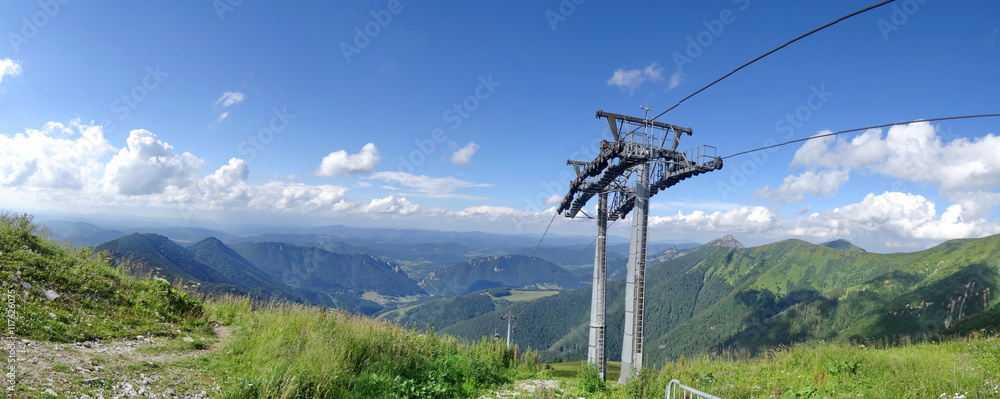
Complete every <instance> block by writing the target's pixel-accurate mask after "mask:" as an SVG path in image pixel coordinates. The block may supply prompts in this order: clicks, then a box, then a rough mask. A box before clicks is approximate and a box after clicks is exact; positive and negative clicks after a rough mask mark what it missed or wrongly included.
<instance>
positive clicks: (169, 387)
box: [3, 326, 575, 399]
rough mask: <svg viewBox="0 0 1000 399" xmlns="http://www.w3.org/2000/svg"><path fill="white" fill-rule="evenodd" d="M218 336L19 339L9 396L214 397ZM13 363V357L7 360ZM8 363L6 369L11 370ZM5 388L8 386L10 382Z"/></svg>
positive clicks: (538, 391)
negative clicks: (211, 360)
mask: <svg viewBox="0 0 1000 399" xmlns="http://www.w3.org/2000/svg"><path fill="white" fill-rule="evenodd" d="M215 332H216V336H217V337H216V338H215V339H213V340H209V341H206V340H204V338H201V339H195V338H191V337H185V336H181V337H178V338H167V337H143V336H138V337H136V338H135V339H130V340H121V341H108V342H77V343H72V344H57V343H51V342H39V341H31V340H27V339H19V338H15V339H14V340H13V341H11V340H10V339H8V340H7V342H5V345H4V347H5V348H8V354H9V349H10V348H11V345H13V348H14V349H15V350H14V355H15V356H14V361H13V362H12V364H14V365H15V373H14V383H15V387H16V389H15V390H14V391H9V390H8V391H6V392H3V393H4V394H6V397H9V398H73V399H114V398H177V399H182V398H190V399H199V398H211V397H215V396H218V394H219V393H220V392H221V390H222V388H221V386H222V381H217V380H216V378H215V377H213V376H210V375H207V374H204V373H203V372H201V371H200V370H199V369H198V367H197V361H198V359H199V358H204V357H205V356H207V355H208V354H209V353H210V352H211V351H214V350H217V349H218V348H220V347H222V345H224V343H225V342H226V340H227V338H228V337H229V330H228V329H227V328H226V327H222V326H219V327H216V329H215ZM8 359H9V358H8ZM9 364H11V362H8V365H6V366H5V371H9ZM9 376H10V375H9V374H8V376H7V377H8V378H6V381H5V382H6V384H7V386H8V387H9V386H10V379H9ZM510 398H575V396H573V395H570V394H569V393H568V392H566V391H565V390H563V389H561V388H560V382H559V381H556V380H526V381H519V382H516V383H513V384H508V385H507V386H505V387H503V388H501V389H499V390H497V391H495V392H493V393H492V394H491V395H488V396H482V397H481V398H480V399H510Z"/></svg>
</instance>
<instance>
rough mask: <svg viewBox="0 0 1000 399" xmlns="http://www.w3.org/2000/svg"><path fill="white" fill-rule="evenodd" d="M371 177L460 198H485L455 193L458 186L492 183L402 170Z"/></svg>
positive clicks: (419, 191)
mask: <svg viewBox="0 0 1000 399" xmlns="http://www.w3.org/2000/svg"><path fill="white" fill-rule="evenodd" d="M371 178H372V179H375V180H382V181H388V182H396V184H399V185H401V186H404V187H408V188H411V189H414V190H417V193H415V194H412V195H419V196H424V197H432V198H462V199H478V200H481V199H485V198H483V197H477V196H471V195H465V194H457V193H455V191H456V190H458V189H460V188H471V187H492V186H493V185H492V184H483V183H472V182H467V181H463V180H459V179H456V178H454V177H450V176H449V177H430V176H423V175H413V174H409V173H404V172H378V173H375V174H373V175H372V176H371Z"/></svg>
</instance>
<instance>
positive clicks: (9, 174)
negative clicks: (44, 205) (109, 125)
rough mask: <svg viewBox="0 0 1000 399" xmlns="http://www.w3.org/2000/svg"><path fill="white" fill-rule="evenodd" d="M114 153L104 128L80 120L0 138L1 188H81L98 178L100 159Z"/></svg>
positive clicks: (47, 125)
mask: <svg viewBox="0 0 1000 399" xmlns="http://www.w3.org/2000/svg"><path fill="white" fill-rule="evenodd" d="M112 151H114V147H112V146H111V144H110V143H109V142H108V141H107V140H106V139H105V138H104V131H103V130H102V129H101V127H100V126H91V125H85V124H81V123H80V122H79V121H73V122H70V124H69V125H68V126H67V125H64V124H62V123H58V122H49V123H46V124H45V126H43V127H42V128H41V129H38V130H35V129H28V130H26V131H25V132H23V133H18V134H15V135H13V136H7V135H0V185H5V186H24V187H37V188H53V189H58V188H69V189H80V188H81V187H83V186H84V184H86V183H87V182H88V181H92V180H95V179H96V178H97V177H96V176H95V175H97V174H99V172H100V171H101V169H102V164H101V163H100V161H99V159H100V157H102V156H104V155H106V154H108V153H110V152H112Z"/></svg>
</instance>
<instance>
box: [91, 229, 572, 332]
mask: <svg viewBox="0 0 1000 399" xmlns="http://www.w3.org/2000/svg"><path fill="white" fill-rule="evenodd" d="M352 248H356V247H352ZM94 249H95V250H97V251H107V252H108V253H110V254H111V256H113V257H115V258H116V259H117V260H118V261H120V262H123V263H125V264H128V265H131V268H132V269H134V270H133V271H134V272H136V273H138V274H145V273H151V274H154V275H156V276H159V277H162V278H165V279H167V280H169V281H184V282H185V283H186V284H188V285H194V286H197V287H198V289H199V290H200V291H202V292H204V293H206V294H211V295H218V294H232V295H246V294H249V295H252V296H254V297H256V298H258V299H262V300H272V299H273V300H282V301H293V302H300V303H307V304H314V305H319V306H331V307H337V308H341V309H345V310H348V311H352V312H361V313H366V314H374V313H377V312H379V311H381V310H383V308H384V307H385V306H389V307H390V309H391V308H393V307H395V306H397V305H398V304H406V303H408V302H410V301H413V300H417V299H420V298H426V297H428V296H429V295H435V296H455V295H462V294H466V293H469V292H472V291H476V290H479V289H483V288H491V287H509V288H522V289H547V290H553V289H557V290H566V289H579V288H582V287H585V286H586V285H585V284H583V283H581V282H580V280H579V279H578V278H576V277H575V276H573V275H572V274H571V273H569V272H568V271H566V270H565V269H563V268H562V267H559V266H558V265H555V264H553V263H551V262H548V261H546V260H543V259H540V258H535V259H531V258H529V257H526V256H522V255H495V256H491V257H476V258H472V259H470V260H468V261H464V262H459V263H455V264H452V265H450V266H444V267H439V268H438V269H436V270H435V271H434V272H431V273H430V274H429V275H428V276H427V277H426V278H424V279H422V280H421V281H420V282H419V283H418V282H417V281H416V280H414V279H411V278H410V276H409V275H407V273H406V271H404V270H403V268H402V267H401V266H399V265H398V264H395V263H393V262H391V261H386V260H383V259H381V258H380V257H377V256H374V255H371V254H368V253H354V254H343V253H336V252H331V251H328V250H326V249H323V248H318V247H312V246H299V245H294V244H290V243H287V242H244V243H240V244H234V245H227V244H225V243H223V242H222V241H221V240H219V239H216V238H214V237H209V238H205V239H203V240H201V241H199V242H197V243H194V244H192V245H191V246H188V247H184V246H182V245H181V244H179V243H177V242H175V241H174V240H171V239H169V238H167V237H165V236H162V235H159V234H152V233H133V234H129V235H127V236H124V237H121V238H117V239H114V240H111V241H108V242H106V243H103V244H100V245H97V246H95V247H94ZM425 288H426V290H425Z"/></svg>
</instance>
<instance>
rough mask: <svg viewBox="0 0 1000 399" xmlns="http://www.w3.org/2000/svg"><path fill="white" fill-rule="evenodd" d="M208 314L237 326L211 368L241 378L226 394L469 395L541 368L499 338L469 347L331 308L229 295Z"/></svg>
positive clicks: (268, 395) (243, 395) (431, 333)
mask: <svg viewBox="0 0 1000 399" xmlns="http://www.w3.org/2000/svg"><path fill="white" fill-rule="evenodd" d="M208 309H209V312H210V314H211V315H212V317H213V318H214V319H216V320H218V321H220V322H222V323H223V324H226V325H229V326H231V328H232V330H233V333H232V334H233V336H232V337H231V338H230V340H229V343H228V344H227V346H226V347H224V348H222V349H221V351H220V353H219V355H218V356H216V357H215V360H214V361H213V362H214V363H213V365H212V366H211V367H212V368H213V369H216V370H217V371H218V372H221V373H225V374H229V375H234V376H239V378H236V379H231V381H232V382H231V383H230V386H229V387H227V390H226V393H225V396H226V397H231V398H319V397H322V398H457V397H473V396H477V394H479V393H481V392H482V391H483V389H484V388H488V387H493V386H497V385H499V384H502V383H505V382H508V381H511V380H513V379H514V378H518V377H522V376H528V375H531V374H532V373H533V372H534V371H536V370H537V356H536V355H534V354H529V355H527V356H525V355H524V354H521V353H518V351H517V349H511V350H508V349H507V348H505V347H504V343H503V342H499V341H495V340H482V341H479V342H475V343H471V344H465V343H461V342H459V341H457V340H456V339H455V338H452V337H449V336H444V335H436V334H434V333H433V332H428V333H424V334H420V333H418V332H416V331H415V330H404V329H401V328H399V327H398V326H395V325H393V324H390V323H387V322H384V321H380V320H375V319H371V318H367V317H361V316H354V315H350V314H347V313H344V312H341V311H336V310H325V309H318V308H314V307H307V306H302V305H298V304H288V303H270V304H263V305H260V304H257V305H255V303H254V302H252V301H251V300H249V299H245V298H234V297H224V298H219V299H217V300H214V301H212V302H210V303H209V304H208Z"/></svg>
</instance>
